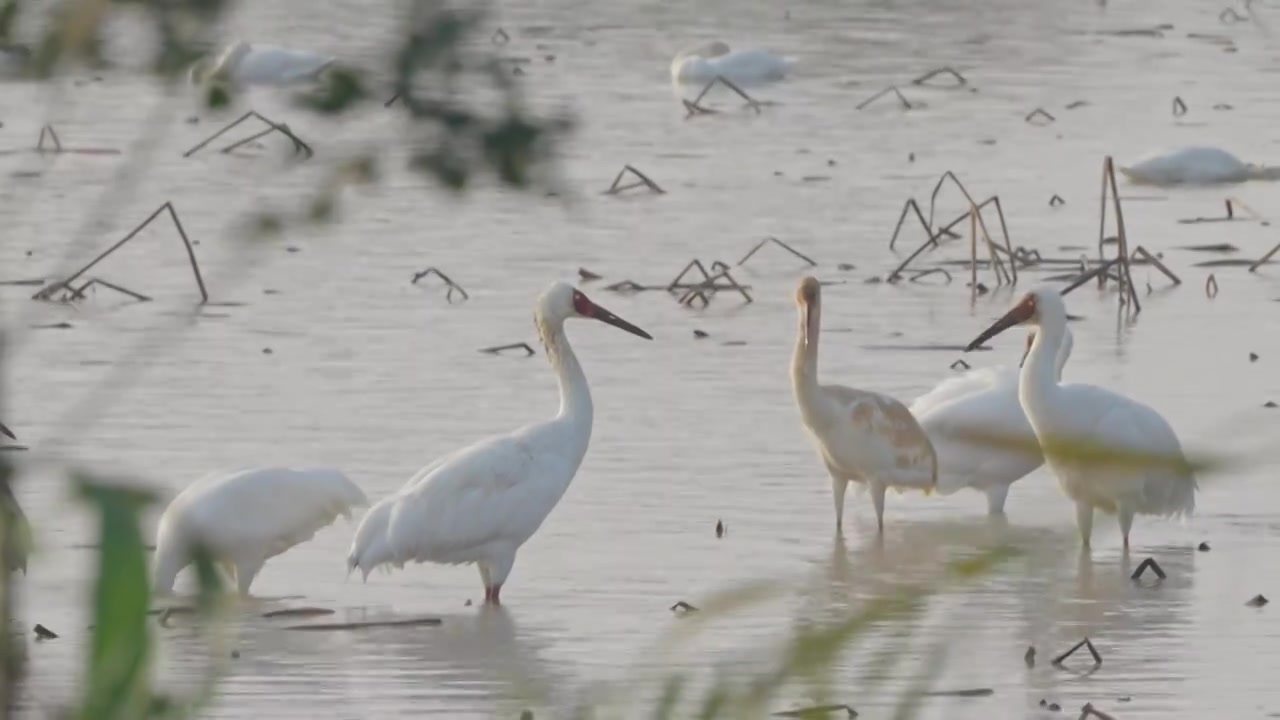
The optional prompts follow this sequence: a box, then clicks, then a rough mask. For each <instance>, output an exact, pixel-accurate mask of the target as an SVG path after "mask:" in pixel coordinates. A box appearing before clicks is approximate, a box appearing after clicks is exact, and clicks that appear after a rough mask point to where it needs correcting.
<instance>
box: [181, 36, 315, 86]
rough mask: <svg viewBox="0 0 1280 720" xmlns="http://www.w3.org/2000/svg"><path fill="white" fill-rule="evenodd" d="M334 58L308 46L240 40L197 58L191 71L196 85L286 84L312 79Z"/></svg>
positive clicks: (311, 80)
mask: <svg viewBox="0 0 1280 720" xmlns="http://www.w3.org/2000/svg"><path fill="white" fill-rule="evenodd" d="M334 62H335V58H333V57H332V56H330V55H321V54H319V53H314V52H310V51H307V50H290V49H287V48H280V47H272V46H270V45H250V44H249V43H247V42H237V43H235V44H233V45H231V46H229V47H227V48H226V49H225V50H223V51H222V53H221V54H219V55H218V56H217V57H215V58H213V59H210V58H208V57H205V58H201V59H200V60H197V61H196V62H195V63H193V64H192V65H191V69H190V71H189V75H190V78H191V82H192V84H194V85H200V84H203V83H204V82H206V81H221V82H226V83H229V84H231V85H235V86H245V85H273V86H285V85H294V84H297V83H305V82H313V81H315V80H317V79H319V77H320V74H321V73H323V72H324V71H325V70H327V69H328V68H329V66H331V65H333V63H334Z"/></svg>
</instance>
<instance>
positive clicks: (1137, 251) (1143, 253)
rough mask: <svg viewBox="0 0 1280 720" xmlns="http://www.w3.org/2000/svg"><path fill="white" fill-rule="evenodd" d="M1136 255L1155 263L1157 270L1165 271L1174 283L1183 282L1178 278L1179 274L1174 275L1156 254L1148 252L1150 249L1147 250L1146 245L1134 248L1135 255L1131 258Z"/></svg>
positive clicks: (1166, 275)
mask: <svg viewBox="0 0 1280 720" xmlns="http://www.w3.org/2000/svg"><path fill="white" fill-rule="evenodd" d="M1134 257H1137V258H1142V259H1143V260H1146V261H1147V262H1149V263H1151V264H1152V265H1155V266H1156V269H1157V270H1159V271H1160V272H1162V273H1164V276H1165V277H1167V278H1169V280H1171V281H1172V282H1173V284H1174V285H1181V284H1182V280H1180V279H1178V276H1177V275H1174V274H1173V271H1172V270H1170V269H1169V268H1167V267H1165V265H1164V263H1162V262H1160V260H1159V258H1157V257H1156V256H1155V255H1153V254H1151V253H1150V252H1148V251H1147V249H1146V248H1144V247H1142V246H1141V245H1139V246H1138V247H1136V248H1134V250H1133V255H1132V256H1131V258H1130V259H1132V258H1134Z"/></svg>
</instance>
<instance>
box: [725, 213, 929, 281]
mask: <svg viewBox="0 0 1280 720" xmlns="http://www.w3.org/2000/svg"><path fill="white" fill-rule="evenodd" d="M917 212H919V211H918V210H917ZM769 243H773V244H774V245H777V246H778V247H780V248H782V249H783V250H786V251H787V252H789V253H791V254H792V255H795V256H796V257H798V258H800V259H801V260H803V261H805V262H807V263H809V265H810V266H812V267H817V266H818V263H816V262H814V261H813V258H811V257H809V256H808V255H805V254H804V253H802V252H800V251H799V250H796V249H795V248H793V247H791V246H790V245H788V244H786V243H784V242H782V241H781V240H779V239H778V238H776V237H773V236H772V235H770V236H769V237H767V238H765V239H763V240H761V241H760V242H758V243H756V246H755V247H753V248H751V250H750V251H749V252H747V254H746V255H743V256H742V259H741V260H739V261H738V265H739V266H741V265H742V264H743V263H745V262H746V261H747V260H750V259H751V256H752V255H755V254H756V251H757V250H759V249H760V248H762V247H764V246H765V245H768V244H769Z"/></svg>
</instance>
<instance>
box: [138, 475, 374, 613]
mask: <svg viewBox="0 0 1280 720" xmlns="http://www.w3.org/2000/svg"><path fill="white" fill-rule="evenodd" d="M368 504H369V501H368V499H366V498H365V495H364V492H362V491H361V490H360V488H358V487H356V485H355V484H354V483H352V482H351V481H350V480H348V479H347V476H346V475H343V474H342V473H340V472H338V471H337V470H328V469H324V468H305V469H293V468H283V467H264V468H253V469H248V470H238V471H236V472H232V473H230V474H225V475H224V474H211V475H207V476H205V477H203V478H201V479H200V480H197V481H196V482H195V483H193V484H192V485H191V486H189V487H188V488H187V489H185V490H183V491H182V492H181V493H179V494H178V496H177V497H176V498H174V499H173V502H171V503H169V507H167V508H165V511H164V514H163V515H161V516H160V526H159V529H158V530H157V531H156V556H155V577H154V587H155V589H156V592H159V593H170V592H172V591H173V582H174V579H175V578H177V576H178V573H179V572H180V571H181V570H182V569H183V568H185V567H186V566H188V565H190V564H191V563H192V562H193V561H194V560H195V558H194V556H193V553H194V552H195V551H196V550H197V548H199V547H203V548H204V549H205V550H206V551H208V552H209V554H210V555H211V556H212V557H213V558H214V559H215V560H216V561H218V562H219V563H220V564H221V565H222V567H223V568H224V569H225V570H226V571H227V572H228V574H230V575H232V576H233V577H234V578H235V579H236V582H237V583H238V584H239V586H240V594H241V595H248V594H249V586H250V585H251V584H253V578H254V577H255V576H256V575H257V574H258V571H259V570H261V569H262V566H263V565H264V564H265V563H266V562H267V560H269V559H271V558H273V557H275V556H276V555H280V554H281V553H283V552H285V551H286V550H288V549H289V548H291V547H293V546H295V545H298V544H300V543H303V542H306V541H307V540H310V539H311V538H312V537H314V536H315V534H316V531H318V530H320V529H321V528H324V527H326V526H328V525H329V524H331V523H332V522H333V521H334V520H335V519H337V517H338V516H339V515H341V516H343V517H346V518H350V517H351V510H352V508H354V507H361V506H365V505H368Z"/></svg>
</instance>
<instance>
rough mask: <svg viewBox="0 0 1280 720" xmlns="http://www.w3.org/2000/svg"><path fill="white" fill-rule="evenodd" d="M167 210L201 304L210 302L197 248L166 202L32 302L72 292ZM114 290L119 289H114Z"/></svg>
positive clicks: (41, 291)
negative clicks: (78, 281)
mask: <svg viewBox="0 0 1280 720" xmlns="http://www.w3.org/2000/svg"><path fill="white" fill-rule="evenodd" d="M166 210H168V211H169V217H170V218H171V219H172V220H173V226H174V227H175V228H177V230H178V236H179V237H181V238H182V244H183V246H184V247H186V249H187V259H188V260H190V261H191V272H192V274H194V275H195V278H196V286H197V287H198V288H200V302H201V303H207V302H209V293H208V291H207V290H205V287H204V278H203V277H201V276H200V264H199V263H197V262H196V251H195V248H193V247H192V246H191V240H190V239H189V238H188V237H187V231H186V230H184V229H183V228H182V221H181V220H179V219H178V211H177V210H176V209H174V207H173V203H172V202H166V203H165V204H163V205H161V206H160V207H158V208H156V211H155V212H153V213H151V215H149V216H148V217H147V219H146V220H143V221H142V222H141V223H140V224H139V225H138V226H137V227H135V228H134V229H133V230H132V231H131V232H130V233H129V234H128V235H125V236H124V238H123V239H121V240H120V241H119V242H117V243H116V244H115V245H112V246H111V247H109V248H107V249H106V250H104V251H103V252H102V253H101V254H99V255H98V256H97V257H96V258H94V259H93V260H90V261H89V263H88V264H87V265H85V266H84V267H82V268H80V269H79V270H77V271H76V272H75V273H73V274H72V275H71V277H68V278H67V279H65V280H59V281H57V282H54V283H52V284H50V285H48V286H46V287H44V288H41V290H40V291H39V292H37V293H36V294H35V295H32V296H31V299H32V300H48V299H49V297H50V296H51V295H53V293H54V292H56V291H58V290H61V289H64V288H65V289H67V290H71V283H72V282H75V280H76V279H78V278H79V277H80V276H81V275H84V274H85V273H87V272H89V270H90V268H92V267H93V266H94V265H97V264H98V263H99V262H102V261H103V260H105V259H106V258H107V256H108V255H110V254H111V253H113V252H115V251H116V250H119V249H120V248H121V247H123V246H124V245H125V243H127V242H129V241H130V240H132V239H133V238H134V237H136V236H137V234H138V233H140V232H142V230H143V228H145V227H147V226H148V225H150V224H151V221H153V220H155V219H156V218H157V217H160V214H161V213H163V212H164V211H166ZM98 282H99V283H102V281H101V280H98ZM113 287H114V286H113ZM82 289H83V288H82ZM114 289H119V288H114Z"/></svg>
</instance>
